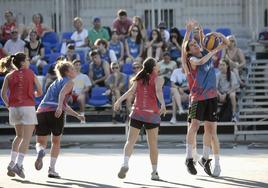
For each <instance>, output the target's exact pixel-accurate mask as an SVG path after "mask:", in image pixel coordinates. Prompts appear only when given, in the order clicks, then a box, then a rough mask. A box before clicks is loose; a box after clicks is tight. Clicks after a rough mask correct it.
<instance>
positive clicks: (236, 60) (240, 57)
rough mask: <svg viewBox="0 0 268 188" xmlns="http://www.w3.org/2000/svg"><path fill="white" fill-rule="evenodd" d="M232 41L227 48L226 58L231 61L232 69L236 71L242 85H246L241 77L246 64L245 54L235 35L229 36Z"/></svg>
mask: <svg viewBox="0 0 268 188" xmlns="http://www.w3.org/2000/svg"><path fill="white" fill-rule="evenodd" d="M227 39H229V41H230V43H229V45H228V47H227V48H226V52H225V58H226V59H228V61H229V62H230V66H231V70H232V71H233V72H234V73H235V75H236V77H237V79H238V80H239V83H240V85H241V86H244V84H245V83H244V82H243V81H242V79H241V77H240V75H241V74H240V73H242V70H243V68H244V67H245V65H246V59H245V55H244V53H243V52H242V50H241V49H239V48H238V47H237V46H236V39H235V36H234V35H230V36H228V37H227Z"/></svg>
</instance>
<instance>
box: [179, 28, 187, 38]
mask: <svg viewBox="0 0 268 188" xmlns="http://www.w3.org/2000/svg"><path fill="white" fill-rule="evenodd" d="M179 31H180V34H181V36H182V37H184V35H185V33H186V29H180V30H179Z"/></svg>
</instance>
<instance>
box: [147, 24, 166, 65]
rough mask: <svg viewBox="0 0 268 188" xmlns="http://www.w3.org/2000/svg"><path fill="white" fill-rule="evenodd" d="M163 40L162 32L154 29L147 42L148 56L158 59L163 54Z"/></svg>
mask: <svg viewBox="0 0 268 188" xmlns="http://www.w3.org/2000/svg"><path fill="white" fill-rule="evenodd" d="M162 47H163V40H162V38H161V34H160V32H159V31H158V30H157V29H153V30H152V34H151V37H150V38H149V41H148V42H147V44H146V49H147V57H154V58H155V59H156V60H157V61H159V60H160V58H161V55H162Z"/></svg>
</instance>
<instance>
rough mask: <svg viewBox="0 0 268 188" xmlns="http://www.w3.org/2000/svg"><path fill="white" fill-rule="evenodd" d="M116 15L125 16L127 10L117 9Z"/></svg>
mask: <svg viewBox="0 0 268 188" xmlns="http://www.w3.org/2000/svg"><path fill="white" fill-rule="evenodd" d="M117 15H118V16H127V11H126V10H124V9H120V10H118V12H117Z"/></svg>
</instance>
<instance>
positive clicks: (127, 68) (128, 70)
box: [122, 63, 133, 75]
mask: <svg viewBox="0 0 268 188" xmlns="http://www.w3.org/2000/svg"><path fill="white" fill-rule="evenodd" d="M122 72H123V73H125V74H126V75H131V74H133V70H132V64H131V63H125V64H124V65H123V66H122Z"/></svg>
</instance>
